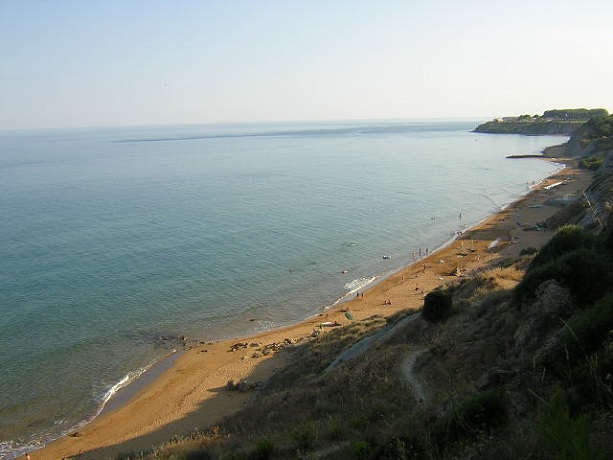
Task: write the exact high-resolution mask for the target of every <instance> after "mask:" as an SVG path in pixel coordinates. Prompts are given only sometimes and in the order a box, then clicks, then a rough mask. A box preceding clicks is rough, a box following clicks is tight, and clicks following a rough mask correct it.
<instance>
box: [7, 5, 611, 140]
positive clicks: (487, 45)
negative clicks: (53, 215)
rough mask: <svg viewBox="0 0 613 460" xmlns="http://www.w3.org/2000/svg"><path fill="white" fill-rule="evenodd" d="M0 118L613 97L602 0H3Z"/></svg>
mask: <svg viewBox="0 0 613 460" xmlns="http://www.w3.org/2000/svg"><path fill="white" fill-rule="evenodd" d="M0 58H1V59H2V64H1V67H0V68H1V71H0V129H13V128H41V127H73V126H119V125H147V124H183V123H215V122H244V121H282V120H320V119H337V120H338V119H343V120H346V119H392V118H432V117H483V118H486V119H487V118H492V117H496V116H502V115H520V114H524V113H529V114H535V113H539V114H540V113H542V112H543V111H544V110H547V109H550V108H571V107H573V108H574V107H586V108H596V107H604V108H606V109H608V110H609V111H612V110H611V109H612V107H613V2H611V1H610V0H601V1H596V0H583V1H577V0H570V1H567V0H551V1H546V0H526V1H524V0H514V1H495V0H479V1H477V0H403V1H401V0H376V1H375V0H371V1H362V0H346V1H340V0H322V1H320V0H271V1H266V0H244V1H238V0H236V1H235V0H215V1H214V0H208V1H207V0H200V1H196V0H165V1H162V0H100V1H94V0H91V1H89V0H73V1H68V0H2V1H1V2H0Z"/></svg>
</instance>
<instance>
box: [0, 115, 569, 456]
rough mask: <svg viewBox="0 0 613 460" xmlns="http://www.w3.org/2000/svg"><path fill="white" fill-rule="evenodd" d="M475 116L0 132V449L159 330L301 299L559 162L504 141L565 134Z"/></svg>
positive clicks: (469, 219)
mask: <svg viewBox="0 0 613 460" xmlns="http://www.w3.org/2000/svg"><path fill="white" fill-rule="evenodd" d="M477 124H478V123H477V122H436V123H435V122H432V123H426V122H401V121H396V122H370V123H368V122H360V123H320V124H283V125H240V126H237V125H234V126H186V127H152V128H139V129H104V130H70V131H68V130H65V131H63V130H58V131H43V132H34V131H23V132H3V133H0V211H1V221H0V293H1V296H0V369H1V370H2V372H1V374H0V458H12V457H13V456H15V455H17V454H20V453H22V452H23V451H24V449H27V448H31V447H32V446H37V445H40V444H41V443H44V442H46V441H48V440H49V439H52V438H54V437H57V436H58V435H60V434H62V433H66V432H68V431H70V430H72V429H75V427H77V426H79V424H81V423H83V422H84V421H86V420H89V419H91V418H92V417H93V416H95V415H96V414H97V413H98V412H99V411H100V409H101V407H102V406H103V404H104V403H105V402H106V401H107V400H108V399H109V397H110V396H111V394H112V393H113V392H114V391H115V390H116V389H117V388H118V387H119V386H120V385H121V384H122V383H124V382H126V381H129V380H130V379H132V378H133V377H134V376H135V375H137V374H138V373H139V372H140V371H142V370H143V369H145V368H147V367H148V366H150V365H151V364H152V363H154V362H156V361H157V360H159V359H160V358H161V357H162V356H165V355H167V354H168V353H169V351H170V350H169V348H172V346H173V344H172V343H169V342H168V341H162V340H160V339H159V338H160V337H161V336H165V337H172V336H174V337H177V336H181V335H188V336H190V337H193V338H195V339H198V340H207V341H208V340H215V339H220V338H225V337H232V336H238V335H242V334H246V333H253V332H257V331H260V330H263V329H268V328H271V327H275V326H279V325H284V324H288V323H291V322H296V321H298V320H300V319H304V318H306V317H308V316H310V315H313V314H315V313H317V312H318V311H320V310H321V308H324V307H326V306H330V305H332V304H333V303H334V302H336V301H338V300H339V299H342V298H343V297H344V296H346V295H349V293H351V292H353V291H355V290H356V289H360V288H362V287H363V286H364V285H365V284H366V283H368V282H369V281H371V280H373V279H374V278H376V277H381V276H384V275H385V274H388V273H390V271H393V270H395V269H397V268H399V267H400V266H403V265H406V264H408V263H410V262H411V261H412V260H413V256H412V254H413V252H414V251H418V250H419V249H420V248H421V249H425V248H430V249H433V248H436V247H438V246H440V245H442V244H444V243H445V242H447V241H448V240H449V239H450V238H451V236H452V234H453V232H454V231H455V230H459V229H463V228H466V227H469V226H471V225H474V224H475V223H477V222H478V221H480V220H482V219H483V218H485V217H487V216H488V215H490V214H492V213H494V212H496V211H498V210H500V209H501V208H502V207H503V206H504V205H506V204H508V203H510V202H511V201H513V200H515V199H517V198H518V197H519V196H521V195H522V194H525V193H526V192H527V191H528V187H529V185H530V184H532V183H534V182H538V181H540V180H541V179H542V178H544V177H546V176H548V175H550V174H551V173H552V172H554V170H556V169H558V168H559V166H558V165H555V164H552V163H548V162H545V161H541V160H534V159H525V160H508V159H505V156H506V155H510V154H528V153H538V152H540V151H541V150H542V149H543V148H544V147H545V146H548V145H555V144H560V143H562V142H563V141H564V140H565V139H563V138H560V137H525V136H514V135H507V136H495V135H486V134H475V133H471V132H470V131H471V130H472V129H473V128H474V127H475V126H476V125H477ZM460 213H461V217H460ZM384 254H389V255H391V259H389V260H384V259H383V257H382V256H383V255H384ZM343 272H346V273H343Z"/></svg>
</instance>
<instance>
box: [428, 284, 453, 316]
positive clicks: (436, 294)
mask: <svg viewBox="0 0 613 460" xmlns="http://www.w3.org/2000/svg"><path fill="white" fill-rule="evenodd" d="M452 305H453V301H452V299H451V295H449V294H448V293H447V292H444V291H442V290H440V289H435V290H434V291H432V292H429V293H428V294H427V295H426V297H425V298H424V308H423V310H422V311H421V314H422V316H423V317H424V319H425V320H426V321H429V322H433V321H441V320H443V319H445V318H447V317H448V316H449V313H450V311H451V307H452Z"/></svg>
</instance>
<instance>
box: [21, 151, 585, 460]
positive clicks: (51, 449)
mask: <svg viewBox="0 0 613 460" xmlns="http://www.w3.org/2000/svg"><path fill="white" fill-rule="evenodd" d="M542 158H543V159H544V160H548V161H553V162H556V163H566V166H563V167H562V168H561V169H560V170H558V171H556V172H555V173H554V174H553V175H551V176H549V177H548V178H546V179H544V180H543V181H541V182H540V183H539V184H538V185H537V186H535V187H533V188H531V189H530V190H529V191H528V192H527V193H526V194H525V195H523V196H521V197H519V198H518V199H517V200H516V201H514V202H513V203H510V204H509V205H507V206H506V207H504V208H503V209H501V210H500V211H498V212H497V213H496V214H493V215H490V216H488V217H486V218H485V219H483V220H482V221H480V222H478V223H476V224H475V225H474V226H473V227H470V228H468V229H466V230H464V231H463V232H462V233H461V234H459V235H457V236H455V237H453V238H451V239H450V240H449V241H448V242H446V243H444V244H443V245H442V246H441V247H440V248H438V249H437V250H435V251H432V252H430V253H429V254H427V255H426V256H424V257H421V258H419V259H416V260H415V261H413V262H412V263H410V264H409V265H407V266H404V267H400V268H399V269H397V270H394V271H392V272H390V273H389V274H386V275H382V276H381V277H379V278H377V279H376V280H374V281H373V282H371V283H370V284H369V285H367V286H366V287H365V290H364V293H365V297H364V298H353V299H351V298H347V299H346V300H343V301H340V302H337V303H335V304H333V305H331V306H329V307H327V308H324V309H323V310H322V311H320V312H319V313H315V314H314V315H313V316H311V317H309V318H306V319H304V320H302V321H300V322H298V323H295V324H290V325H286V326H281V327H279V328H277V329H273V330H270V331H266V332H262V333H258V334H254V335H249V336H246V337H240V338H227V339H223V340H219V341H217V342H209V343H207V344H201V345H198V346H196V347H194V348H192V349H189V350H187V351H185V352H181V353H177V354H173V355H171V356H170V357H167V358H166V359H164V360H162V361H160V363H162V362H164V361H166V360H172V363H170V366H169V368H168V369H164V370H162V371H161V373H159V375H152V376H151V375H147V376H145V375H143V376H141V377H140V378H139V379H137V380H136V381H135V382H133V383H132V385H137V384H138V382H139V381H140V380H141V379H143V382H141V384H142V388H136V389H135V388H130V387H132V385H130V386H128V387H126V388H125V389H124V390H126V391H125V392H121V393H123V397H124V398H125V401H121V402H119V403H117V402H116V403H112V401H113V400H111V401H109V403H108V405H107V406H108V407H105V408H104V409H103V411H102V412H101V414H100V415H99V416H98V417H96V418H95V419H94V420H93V421H92V422H90V423H89V424H87V425H85V426H83V427H81V428H79V431H78V432H75V433H73V434H71V435H68V436H64V437H62V438H59V439H58V440H55V441H53V442H51V443H50V444H48V445H46V446H45V447H43V448H41V449H39V450H36V451H34V452H32V458H33V459H34V460H37V459H46V458H49V459H51V458H53V459H57V458H69V457H74V456H77V455H79V454H85V453H87V454H86V457H87V458H105V457H107V456H111V455H114V454H118V453H124V452H129V451H132V450H147V449H149V448H151V447H153V446H155V445H156V444H161V443H164V442H166V441H168V440H169V439H170V438H171V437H173V436H174V435H176V434H180V435H189V433H190V432H193V431H194V429H198V430H205V429H206V428H208V427H210V426H212V425H214V424H216V423H218V422H219V421H220V420H221V419H222V418H223V417H224V416H226V415H229V414H231V413H234V412H236V411H238V410H240V409H241V408H243V407H244V406H245V405H246V404H247V403H248V400H249V398H250V397H251V394H250V392H237V391H232V392H230V391H227V390H226V389H225V387H226V384H227V382H228V381H230V380H235V381H240V380H241V379H248V380H249V381H250V382H255V381H265V380H266V379H267V378H269V377H270V376H271V375H272V374H273V373H274V372H275V371H276V370H278V369H280V368H282V367H283V366H284V364H285V362H286V359H287V357H286V356H285V354H284V353H275V352H272V353H269V354H266V355H263V354H261V355H260V356H259V357H257V358H256V357H254V356H255V352H256V351H257V350H259V349H261V348H262V347H263V346H264V345H267V344H270V343H287V342H288V341H289V342H290V343H299V342H300V341H303V340H308V338H309V337H310V336H311V335H312V333H313V331H314V330H317V329H319V330H320V331H321V330H324V331H325V328H322V323H335V322H338V323H340V324H347V322H348V321H347V318H346V317H345V315H344V311H345V310H346V309H350V310H351V313H352V315H353V317H354V318H355V319H354V320H355V321H360V320H362V319H365V318H368V317H371V316H373V315H382V316H391V315H393V314H395V313H396V312H398V311H403V310H411V309H417V308H420V307H421V305H422V304H423V297H424V295H425V294H427V292H430V291H431V290H432V289H434V288H436V287H438V286H440V285H443V284H446V283H448V282H452V281H454V280H455V279H457V277H456V275H455V274H452V273H454V272H456V271H461V272H462V274H466V275H467V274H470V273H473V272H475V271H477V270H483V269H485V268H487V267H488V266H490V265H492V264H494V263H496V262H497V261H500V260H502V259H504V258H508V257H514V256H517V255H519V252H520V251H521V249H524V248H526V247H529V246H532V247H540V246H541V245H542V244H544V242H546V241H547V240H548V239H549V237H551V236H552V235H553V232H552V231H530V230H528V231H526V230H524V229H522V228H520V227H518V226H517V225H516V222H519V221H518V220H517V218H518V216H521V221H522V222H523V223H525V224H531V225H536V224H538V223H539V222H542V221H543V220H544V219H545V218H546V217H548V214H549V215H553V214H554V213H555V212H556V211H557V210H558V209H559V208H556V207H555V206H550V205H547V204H546V202H547V201H548V200H550V199H551V198H552V197H555V196H559V195H562V194H563V193H564V192H568V191H569V190H568V188H567V187H566V185H570V184H575V186H574V187H573V190H574V189H575V188H577V186H578V187H579V188H580V189H585V188H586V187H587V186H588V185H589V184H590V183H591V173H590V172H589V171H585V170H578V169H577V168H576V161H575V160H572V159H559V158H551V157H549V156H545V155H543V157H542ZM561 181H563V182H565V184H564V186H561V187H554V188H551V189H547V188H546V187H547V186H548V185H550V184H551V183H555V182H561ZM528 203H530V205H528ZM494 242H497V243H496V244H494V245H493V246H492V243H494ZM388 299H390V300H391V302H392V305H386V304H385V303H384V302H386V301H387V300H388ZM237 342H238V343H245V344H247V343H249V342H250V343H249V344H248V345H247V346H246V347H239V348H236V349H235V350H234V351H230V350H232V348H233V345H236V343H237ZM255 343H258V344H259V345H258V346H251V345H253V344H255ZM177 355H178V356H177ZM160 363H158V364H156V365H155V366H154V367H157V366H158V365H160ZM128 393H129V394H128ZM115 398H117V399H121V398H122V395H119V394H118V395H116V397H115ZM115 398H113V399H115Z"/></svg>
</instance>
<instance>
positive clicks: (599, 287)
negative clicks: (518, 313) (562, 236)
mask: <svg viewBox="0 0 613 460" xmlns="http://www.w3.org/2000/svg"><path fill="white" fill-rule="evenodd" d="M611 278H612V276H611V264H610V263H609V261H608V260H607V258H606V256H604V255H603V254H600V253H598V252H597V251H596V250H595V249H584V248H582V249H577V250H574V251H571V252H568V253H565V254H563V255H561V256H559V257H556V258H554V259H552V260H549V261H548V262H546V263H545V264H544V265H540V266H538V267H536V268H534V269H532V270H529V271H528V272H527V273H526V275H525V276H524V278H523V280H522V281H521V282H520V283H519V284H518V285H517V287H516V288H515V291H514V294H515V299H516V300H518V301H520V302H524V301H529V300H533V299H534V298H535V297H536V290H537V288H538V287H539V286H540V285H541V284H542V283H544V282H545V281H548V280H551V279H555V280H557V281H558V282H560V283H561V284H562V285H564V286H566V287H567V288H569V289H570V291H571V294H572V295H573V297H574V298H575V301H576V302H577V303H578V304H579V305H581V306H585V305H589V304H591V303H593V302H594V301H596V300H598V299H599V298H600V297H602V295H603V294H604V293H605V292H606V291H607V290H608V289H609V286H610V282H611Z"/></svg>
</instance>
